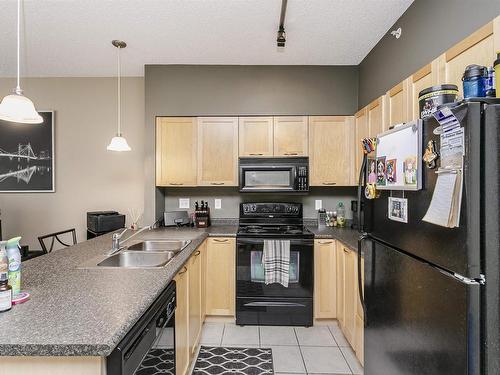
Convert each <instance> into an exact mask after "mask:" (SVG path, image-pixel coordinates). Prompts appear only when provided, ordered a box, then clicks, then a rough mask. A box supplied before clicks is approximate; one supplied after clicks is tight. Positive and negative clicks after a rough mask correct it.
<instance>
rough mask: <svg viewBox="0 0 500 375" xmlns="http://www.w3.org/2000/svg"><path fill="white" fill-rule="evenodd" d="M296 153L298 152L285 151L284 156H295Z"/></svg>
mask: <svg viewBox="0 0 500 375" xmlns="http://www.w3.org/2000/svg"><path fill="white" fill-rule="evenodd" d="M298 154H299V153H298V152H285V155H286V156H295V155H298Z"/></svg>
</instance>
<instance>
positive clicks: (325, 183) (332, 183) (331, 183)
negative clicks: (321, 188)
mask: <svg viewBox="0 0 500 375" xmlns="http://www.w3.org/2000/svg"><path fill="white" fill-rule="evenodd" d="M322 184H323V185H337V183H336V182H322Z"/></svg>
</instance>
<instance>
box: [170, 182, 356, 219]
mask: <svg viewBox="0 0 500 375" xmlns="http://www.w3.org/2000/svg"><path fill="white" fill-rule="evenodd" d="M163 192H164V194H165V210H166V211H174V210H180V208H179V198H189V199H190V210H189V211H192V210H193V208H194V202H195V201H198V202H200V201H201V200H204V201H208V205H209V206H210V213H211V215H212V217H214V218H237V217H238V216H239V205H240V203H241V202H302V204H303V205H304V217H305V218H316V216H317V214H316V210H315V208H314V207H315V200H317V199H321V200H322V201H323V208H325V209H326V210H327V211H330V210H333V209H334V208H335V207H337V204H338V203H339V202H343V203H344V206H345V208H346V217H347V219H352V211H351V201H352V200H355V199H356V187H335V188H322V187H312V188H311V190H310V192H309V194H307V195H286V194H277V193H273V194H262V193H259V194H241V193H240V192H239V191H238V188H237V187H216V188H213V187H194V188H168V189H163ZM215 199H221V200H222V205H221V209H219V210H216V209H215V203H214V200H215Z"/></svg>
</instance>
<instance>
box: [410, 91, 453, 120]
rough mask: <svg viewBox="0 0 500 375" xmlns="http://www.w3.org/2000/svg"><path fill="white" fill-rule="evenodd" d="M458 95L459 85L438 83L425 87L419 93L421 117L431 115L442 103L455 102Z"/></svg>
mask: <svg viewBox="0 0 500 375" xmlns="http://www.w3.org/2000/svg"><path fill="white" fill-rule="evenodd" d="M457 95H458V87H457V85H438V86H432V87H428V88H426V89H423V90H422V91H420V93H419V94H418V106H419V113H420V118H421V119H423V118H425V117H428V116H431V115H432V114H433V113H434V112H436V110H437V107H438V106H440V105H441V104H445V103H453V102H454V101H455V100H457Z"/></svg>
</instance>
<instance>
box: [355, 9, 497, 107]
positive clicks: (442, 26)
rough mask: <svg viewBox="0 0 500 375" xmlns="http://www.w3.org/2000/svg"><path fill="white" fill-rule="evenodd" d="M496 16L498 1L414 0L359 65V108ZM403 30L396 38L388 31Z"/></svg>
mask: <svg viewBox="0 0 500 375" xmlns="http://www.w3.org/2000/svg"><path fill="white" fill-rule="evenodd" d="M499 14H500V0H474V1H472V0H415V2H414V3H413V4H412V5H411V6H410V7H409V8H408V9H407V11H406V12H405V13H404V14H403V15H402V16H401V18H400V19H399V20H398V21H397V22H396V23H395V24H394V26H393V27H392V28H391V29H389V30H388V33H387V34H386V35H385V36H384V37H383V38H382V39H381V40H380V42H379V43H378V44H377V45H376V46H375V47H374V48H373V49H372V50H371V51H370V53H369V54H368V56H366V58H365V59H364V60H363V61H362V62H361V64H360V66H359V68H360V69H359V103H358V104H359V108H363V107H364V106H365V105H367V104H368V103H370V102H371V101H372V100H374V99H375V98H377V97H378V96H380V95H382V94H384V93H385V92H386V91H387V90H389V89H391V88H392V87H393V86H394V85H396V84H397V83H399V82H401V81H402V80H403V79H405V78H406V77H408V76H410V75H411V74H413V73H414V72H416V71H417V70H418V69H420V68H421V67H423V66H424V65H426V64H428V63H429V62H431V61H432V60H433V59H434V58H436V57H437V56H439V55H440V54H442V53H443V52H444V51H446V50H447V49H448V48H450V47H451V46H453V45H454V44H456V43H457V42H459V41H461V40H462V39H464V38H465V37H467V36H468V35H469V34H471V33H472V32H474V31H475V30H477V29H479V28H480V27H481V26H483V25H485V24H486V23H488V22H489V21H491V20H492V19H493V18H495V17H496V16H497V15H499ZM398 27H401V28H402V29H403V33H402V36H401V38H399V39H396V38H394V37H393V36H392V35H390V31H391V30H394V29H396V28H398Z"/></svg>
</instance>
